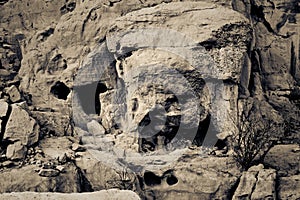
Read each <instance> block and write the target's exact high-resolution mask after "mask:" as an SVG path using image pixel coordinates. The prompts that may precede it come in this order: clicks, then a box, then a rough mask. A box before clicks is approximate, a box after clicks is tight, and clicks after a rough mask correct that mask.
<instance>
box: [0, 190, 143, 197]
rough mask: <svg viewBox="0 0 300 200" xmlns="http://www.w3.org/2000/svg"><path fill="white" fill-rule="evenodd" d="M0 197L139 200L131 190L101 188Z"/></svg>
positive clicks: (23, 193)
mask: <svg viewBox="0 0 300 200" xmlns="http://www.w3.org/2000/svg"><path fill="white" fill-rule="evenodd" d="M0 198H3V199H7V200H21V199H22V200H30V199H41V200H42V199H45V200H46V199H47V200H98V199H108V200H109V199H111V200H113V199H118V200H122V199H124V200H139V199H140V198H139V196H138V195H137V194H135V193H134V192H132V191H128V190H127V191H126V190H117V189H111V190H101V191H98V192H88V193H73V194H62V193H35V192H20V193H4V194H1V195H0Z"/></svg>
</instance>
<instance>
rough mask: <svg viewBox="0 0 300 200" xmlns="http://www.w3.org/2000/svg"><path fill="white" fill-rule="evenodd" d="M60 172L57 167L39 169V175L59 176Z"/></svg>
mask: <svg viewBox="0 0 300 200" xmlns="http://www.w3.org/2000/svg"><path fill="white" fill-rule="evenodd" d="M58 174H59V170H56V169H41V170H40V171H39V175H40V176H44V177H54V176H58Z"/></svg>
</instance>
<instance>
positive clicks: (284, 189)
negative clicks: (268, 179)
mask: <svg viewBox="0 0 300 200" xmlns="http://www.w3.org/2000/svg"><path fill="white" fill-rule="evenodd" d="M278 196H279V199H299V198H300V175H295V176H290V177H282V178H280V179H279V195H278Z"/></svg>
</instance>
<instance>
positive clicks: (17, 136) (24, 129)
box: [3, 105, 39, 147]
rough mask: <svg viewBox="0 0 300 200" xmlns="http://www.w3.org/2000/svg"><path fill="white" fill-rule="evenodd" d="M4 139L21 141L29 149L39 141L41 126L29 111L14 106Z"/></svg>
mask: <svg viewBox="0 0 300 200" xmlns="http://www.w3.org/2000/svg"><path fill="white" fill-rule="evenodd" d="M3 139H4V140H9V141H21V143H22V144H23V145H26V146H28V147H29V146H31V145H33V144H35V143H36V142H37V141H38V140H39V125H38V124H37V123H36V121H35V120H34V119H33V118H32V117H30V115H29V114H28V112H27V111H25V110H23V109H22V108H20V107H19V106H17V105H12V111H11V114H10V116H9V120H8V122H7V124H6V127H5V132H4V136H3Z"/></svg>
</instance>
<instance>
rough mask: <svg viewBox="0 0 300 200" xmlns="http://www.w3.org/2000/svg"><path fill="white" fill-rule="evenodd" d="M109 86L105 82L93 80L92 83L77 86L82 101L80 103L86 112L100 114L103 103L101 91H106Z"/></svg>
mask: <svg viewBox="0 0 300 200" xmlns="http://www.w3.org/2000/svg"><path fill="white" fill-rule="evenodd" d="M106 91H107V87H106V85H105V84H104V83H101V82H100V81H98V82H93V83H90V84H86V85H82V86H77V87H76V92H77V94H78V98H79V101H80V105H81V107H82V109H83V111H84V112H85V113H86V114H88V115H89V114H97V115H99V114H100V110H101V103H100V97H99V95H100V93H105V92H106Z"/></svg>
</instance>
